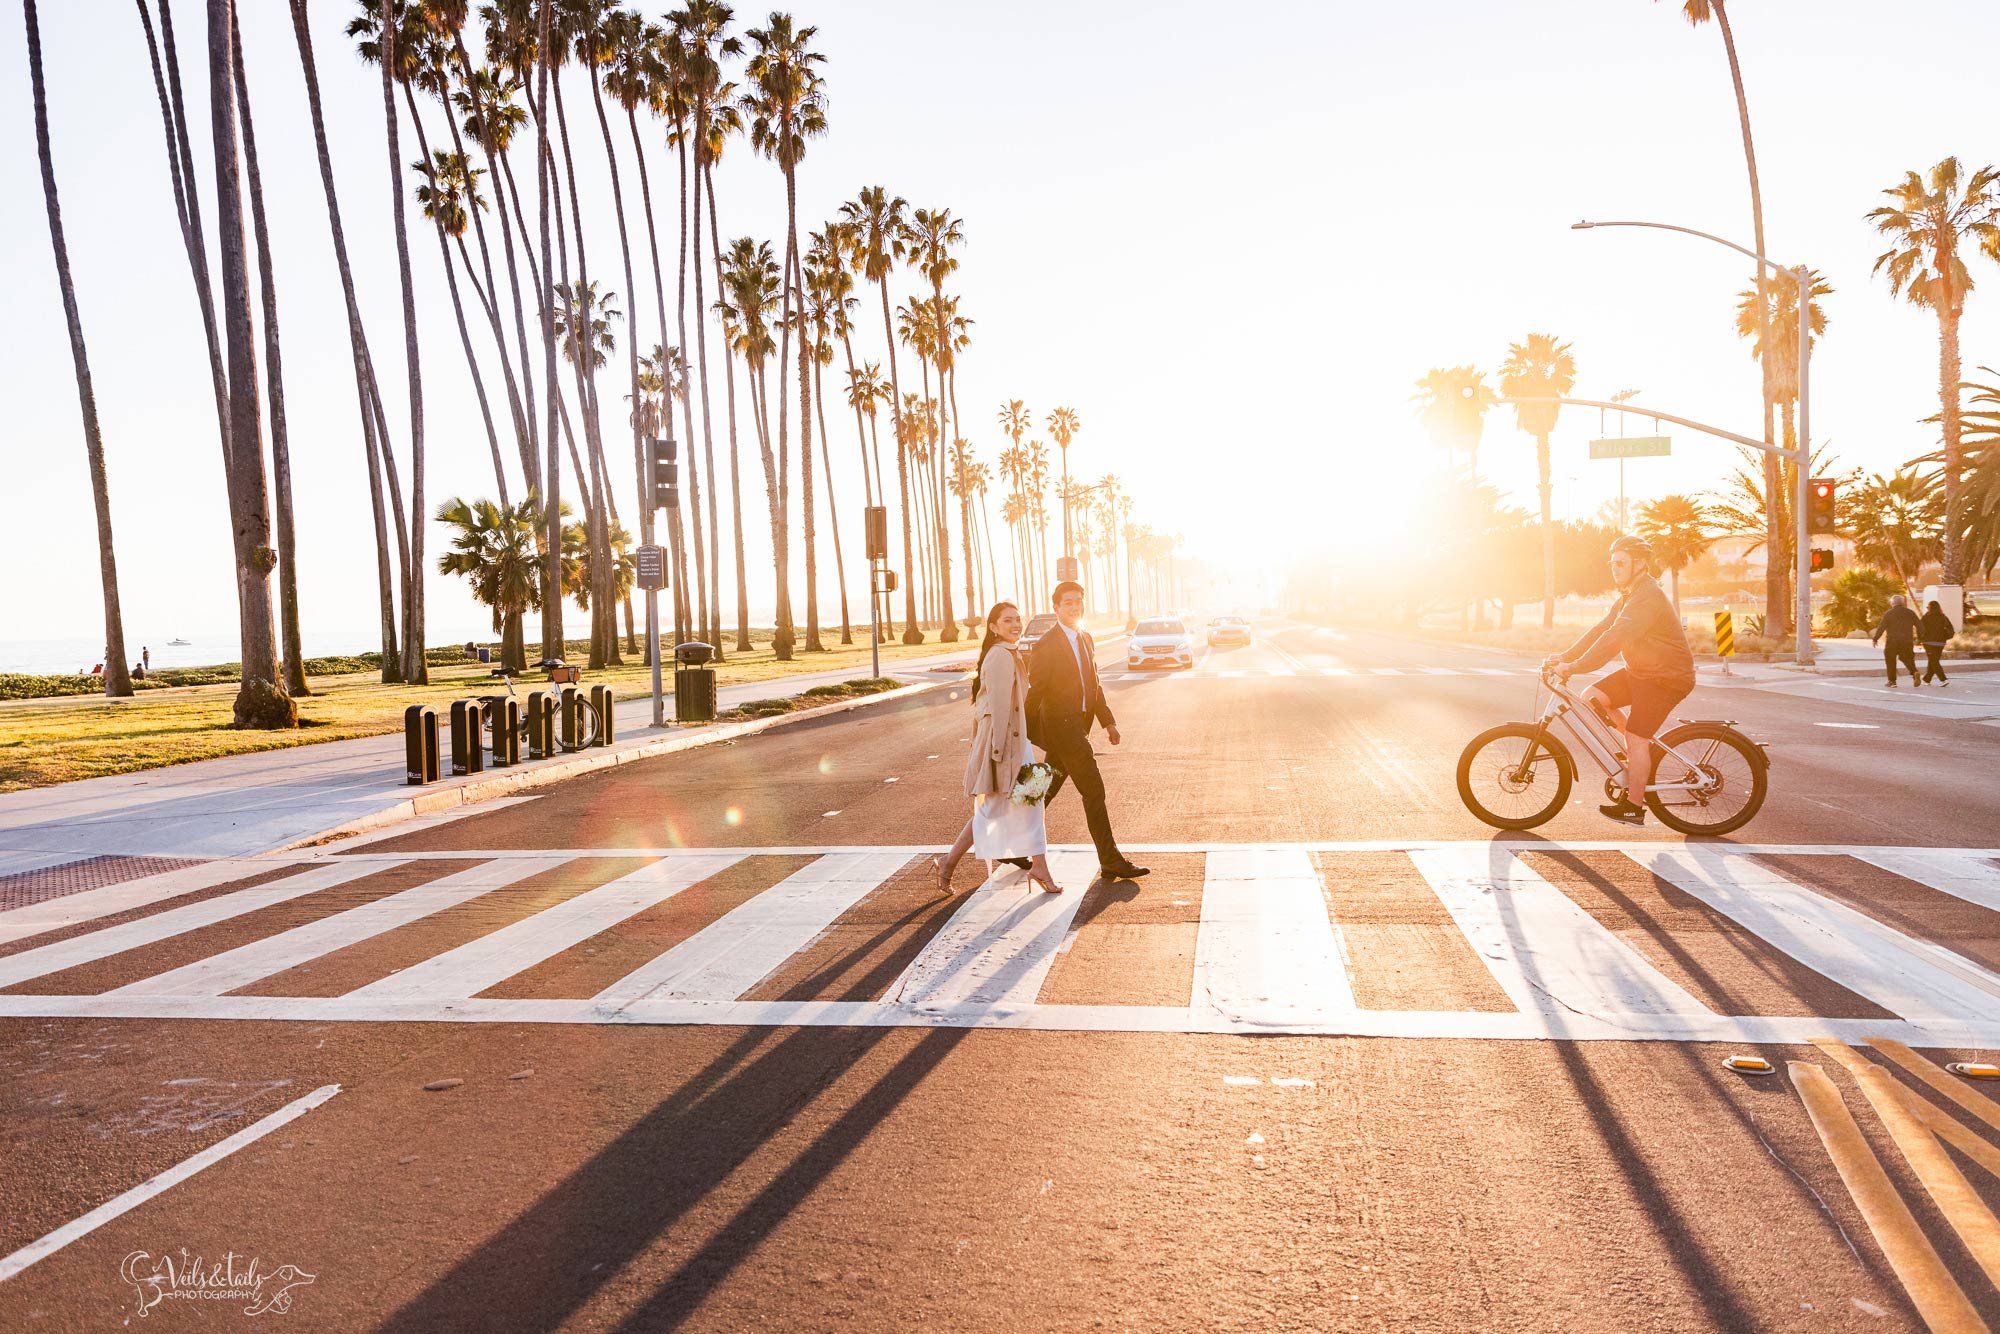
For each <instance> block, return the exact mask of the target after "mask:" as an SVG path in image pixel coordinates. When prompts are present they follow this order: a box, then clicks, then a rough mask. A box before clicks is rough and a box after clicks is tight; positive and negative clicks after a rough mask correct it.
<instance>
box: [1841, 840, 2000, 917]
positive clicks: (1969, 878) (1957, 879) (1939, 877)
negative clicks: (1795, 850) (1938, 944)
mask: <svg viewBox="0 0 2000 1334" xmlns="http://www.w3.org/2000/svg"><path fill="white" fill-rule="evenodd" d="M1853 856H1854V858H1855V860H1857V861H1864V862H1867V863H1868V864H1869V865H1870V866H1879V867H1881V868H1882V869H1883V870H1885V871H1887V872H1889V873H1890V874H1892V875H1899V876H1901V877H1903V879H1905V880H1914V881H1916V882H1918V883H1919V884H1924V885H1929V886H1930V887H1931V888H1932V889H1936V890H1942V891H1943V892H1944V893H1946V894H1950V895H1953V896H1954V897H1956V898H1961V899H1964V900H1965V901H1966V902H1967V903H1976V904H1978V905H1979V906H1980V907H1982V908H1986V909H1990V910H1991V911H1993V912H2000V865H1995V864H1994V862H1993V860H1992V859H1991V858H1989V857H1981V856H1979V855H1978V854H1976V853H1966V852H1953V851H1949V850H1943V849H1936V848H1858V849H1856V850H1855V852H1854V853H1853Z"/></svg>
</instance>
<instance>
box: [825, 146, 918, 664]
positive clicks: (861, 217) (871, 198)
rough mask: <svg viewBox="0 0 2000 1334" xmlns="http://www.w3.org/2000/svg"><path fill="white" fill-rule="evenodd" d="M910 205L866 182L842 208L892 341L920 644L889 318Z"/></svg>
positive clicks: (895, 427)
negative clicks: (894, 274)
mask: <svg viewBox="0 0 2000 1334" xmlns="http://www.w3.org/2000/svg"><path fill="white" fill-rule="evenodd" d="M909 207H910V206H909V203H908V201H906V200H905V199H903V197H902V196H901V195H897V196H895V197H893V198H892V197H890V195H889V192H888V191H887V190H885V189H883V188H882V187H881V186H879V185H868V186H863V187H862V189H861V193H860V194H858V195H857V196H855V197H854V198H853V199H851V200H849V201H848V202H847V203H845V204H842V205H841V206H840V216H841V219H842V220H843V221H844V222H846V223H848V224H849V226H850V227H851V228H852V229H853V230H852V239H853V245H854V261H853V262H854V267H855V269H856V270H857V271H859V272H860V274H861V276H862V277H863V278H864V279H866V280H867V281H869V282H871V283H874V284H875V285H876V287H877V289H879V291H880V292H881V296H882V338H883V341H884V342H886V343H887V344H888V345H889V411H890V427H891V430H892V433H893V435H894V437H895V440H896V481H897V484H898V485H899V486H900V487H901V488H902V493H903V642H904V643H905V644H921V643H923V642H924V632H923V629H922V628H921V627H920V626H919V625H918V624H917V589H916V583H915V580H914V578H913V576H914V574H915V572H916V553H915V551H914V546H913V543H912V541H911V536H910V471H909V469H910V461H909V453H908V451H907V449H906V448H905V447H904V444H903V441H904V439H905V436H904V432H903V419H902V408H901V404H902V401H903V385H902V381H901V378H900V377H899V376H898V375H897V373H896V329H895V326H894V324H892V323H891V321H890V318H889V274H890V272H891V271H892V270H893V269H894V268H895V267H896V261H897V260H900V259H902V258H903V257H904V255H905V253H906V251H905V241H904V235H905V230H906V222H907V220H908V217H909Z"/></svg>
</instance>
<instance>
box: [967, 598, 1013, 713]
mask: <svg viewBox="0 0 2000 1334" xmlns="http://www.w3.org/2000/svg"><path fill="white" fill-rule="evenodd" d="M1019 610H1020V608H1019V607H1017V606H1015V605H1014V604H1013V603H1011V602H996V603H994V604H993V609H992V610H991V611H989V612H987V613H986V638H985V639H983V640H981V641H980V643H979V670H978V671H977V672H976V673H974V674H973V677H972V698H973V701H974V702H975V703H977V702H978V699H979V691H980V688H981V687H983V686H984V685H985V684H986V655H987V653H989V652H990V651H991V650H992V648H993V646H994V645H995V644H997V643H999V642H1000V636H999V635H996V634H994V633H993V622H995V621H997V620H999V619H1000V613H1001V612H1003V611H1019Z"/></svg>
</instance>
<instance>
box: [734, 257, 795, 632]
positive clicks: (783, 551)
mask: <svg viewBox="0 0 2000 1334" xmlns="http://www.w3.org/2000/svg"><path fill="white" fill-rule="evenodd" d="M782 285H783V277H782V275H781V274H780V272H779V269H778V261H777V259H776V258H775V257H774V256H773V255H772V253H771V243H770V242H769V241H754V240H752V239H751V238H750V237H747V236H740V237H738V238H736V240H735V241H733V242H731V243H730V246H729V252H728V256H727V258H726V259H725V260H724V261H723V266H722V290H723V300H722V301H721V302H720V303H718V307H717V309H718V310H719V311H720V313H721V315H722V322H723V328H724V330H725V331H726V333H727V335H728V338H729V341H730V345H731V347H732V348H733V349H734V350H735V352H736V354H737V355H739V356H741V357H742V358H743V360H744V364H745V365H747V366H748V367H749V369H750V407H751V414H750V415H751V420H752V422H753V423H754V424H755V426H756V428H757V448H758V452H759V453H760V455H761V456H762V458H763V461H764V496H765V502H766V504H765V513H766V515H767V517H768V518H769V520H770V523H771V563H772V568H773V572H774V578H775V583H776V589H775V593H776V607H777V626H778V630H779V632H780V633H774V634H773V636H772V651H773V652H774V653H776V655H777V657H778V660H779V661H780V662H784V661H789V660H790V658H791V655H792V633H791V625H792V594H791V580H790V562H789V555H788V551H787V547H786V544H785V542H784V540H783V537H784V531H785V505H786V499H787V487H786V477H785V473H784V471H783V470H782V469H781V468H780V467H779V465H778V458H777V454H776V453H775V451H774V450H773V448H772V442H771V436H772V428H771V419H770V392H769V380H768V372H767V370H766V367H767V365H768V363H769V361H770V359H771V357H772V355H773V354H774V353H776V352H777V351H778V345H777V343H776V342H775V341H774V340H773V339H772V337H771V325H772V323H773V322H774V321H775V320H777V319H778V318H779V317H780V313H781V310H782V302H783V297H782V295H781V292H780V288H781V287H782ZM783 373H784V368H783V366H782V364H781V365H780V367H779V376H780V396H781V397H782V390H783V383H782V377H783Z"/></svg>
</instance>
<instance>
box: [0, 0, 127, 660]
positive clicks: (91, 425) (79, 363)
mask: <svg viewBox="0 0 2000 1334" xmlns="http://www.w3.org/2000/svg"><path fill="white" fill-rule="evenodd" d="M22 9H23V11H24V12H25V17H26V20H27V26H28V82H29V84H30V85H31V86H32V89H33V97H34V106H35V154H36V156H37V157H38V158H39V159H40V161H41V166H42V202H43V204H44V205H45V206H46V207H47V209H48V215H49V243H50V244H51V245H52V246H53V247H54V249H55V254H56V283H57V285H58V286H59V287H61V288H62V304H63V322H64V324H65V325H66V326H67V328H68V331H69V354H70V360H71V361H72V362H73V363H74V364H75V366H76V396H77V403H78V406H79V407H80V408H81V409H82V412H83V454H84V458H85V460H86V461H87V462H88V464H89V466H90V498H91V501H92V504H93V506H94V507H95V509H96V512H97V577H98V582H99V584H100V586H101V587H102V588H103V590H104V693H105V694H107V695H129V694H131V693H132V674H131V667H130V665H129V664H128V662H127V661H126V658H125V617H124V613H123V612H122V611H121V610H120V607H119V602H118V558H117V556H116V554H114V552H113V550H112V544H111V483H110V479H109V476H108V474H107V473H106V472H105V469H104V436H103V433H102V432H101V431H100V430H99V429H98V424H97V390H96V389H95V388H94V387H93V385H92V383H91V378H90V358H89V356H88V355H87V354H86V353H85V351H84V346H83V317H82V316H81V315H80V314H79V313H78V311H77V304H76V283H75V281H74V280H73V279H72V278H71V276H70V269H69V242H68V240H67V239H66V237H65V235H64V232H63V221H62V202H61V200H59V199H58V198H57V197H56V168H55V159H54V158H53V157H52V156H51V154H50V151H49V103H48V91H47V89H46V87H45V86H44V84H43V82H42V31H41V23H40V20H39V19H38V17H37V15H36V13H35V0H22Z"/></svg>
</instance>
